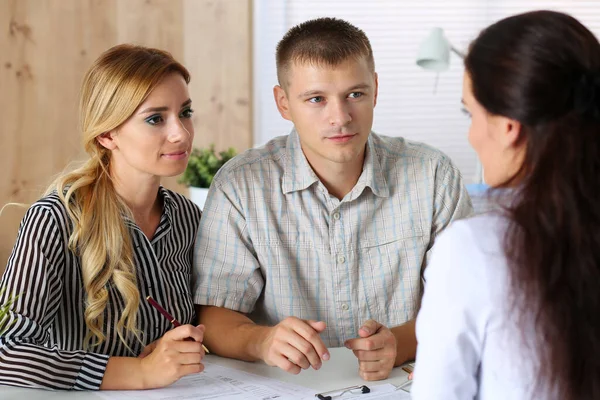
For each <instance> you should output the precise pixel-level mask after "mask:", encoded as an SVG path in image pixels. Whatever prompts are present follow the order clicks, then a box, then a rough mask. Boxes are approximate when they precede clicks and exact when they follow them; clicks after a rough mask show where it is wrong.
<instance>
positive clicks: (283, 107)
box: [273, 85, 292, 121]
mask: <svg viewBox="0 0 600 400" xmlns="http://www.w3.org/2000/svg"><path fill="white" fill-rule="evenodd" d="M273 97H274V98H275V104H277V110H279V114H281V117H282V118H283V119H287V120H288V121H291V120H292V116H291V114H290V104H289V101H288V98H287V94H286V93H285V90H284V89H283V88H282V87H281V86H279V85H275V86H274V87H273Z"/></svg>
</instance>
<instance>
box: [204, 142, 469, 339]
mask: <svg viewBox="0 0 600 400" xmlns="http://www.w3.org/2000/svg"><path fill="white" fill-rule="evenodd" d="M471 211H472V208H471V202H470V200H469V196H468V195H467V193H466V190H465V189H464V187H463V184H462V178H461V175H460V173H459V171H458V169H457V168H456V167H455V166H454V165H453V164H452V163H451V162H450V160H449V159H448V157H446V156H445V155H444V154H442V153H441V152H440V151H438V150H435V149H433V148H431V147H428V146H426V145H423V144H419V143H411V142H408V141H406V140H404V139H402V138H397V137H395V138H392V137H385V136H379V135H377V134H375V133H371V135H370V137H369V140H368V143H367V149H366V154H365V161H364V167H363V171H362V174H361V175H360V177H359V179H358V182H357V183H356V185H355V186H354V188H353V189H352V190H351V191H350V192H349V193H348V194H347V195H346V196H345V197H344V198H343V199H342V200H341V201H340V200H338V199H337V198H336V197H334V196H332V195H330V194H329V193H328V191H327V189H326V188H325V186H324V185H323V183H322V182H320V181H319V179H318V177H317V176H316V174H315V173H314V171H313V170H312V168H311V167H310V166H309V164H308V162H307V160H306V158H305V156H304V153H303V152H302V149H301V146H300V141H299V138H298V135H297V133H296V132H295V131H293V132H292V133H291V134H290V135H288V136H282V137H278V138H275V139H273V140H272V141H270V142H269V143H267V144H266V145H265V146H264V147H261V148H258V149H251V150H248V151H246V152H245V153H244V154H242V155H240V156H238V157H236V158H235V159H234V160H232V161H230V162H229V163H227V164H226V165H225V166H224V167H223V168H222V169H221V170H220V171H219V172H218V174H217V176H216V177H215V179H214V181H213V184H212V187H211V188H210V191H209V194H208V198H207V201H206V207H205V210H204V213H203V217H202V220H201V225H200V228H199V234H198V240H197V243H196V250H195V256H196V261H195V266H196V268H195V277H194V278H195V279H194V280H195V286H194V287H195V297H194V299H195V303H196V304H202V305H214V306H220V307H227V308H230V309H233V310H236V311H240V312H243V313H250V314H251V315H250V316H251V318H253V320H255V321H256V322H258V323H261V324H266V325H275V324H277V323H278V322H280V321H281V320H283V319H284V318H286V317H288V316H295V317H298V318H304V319H313V320H322V321H325V322H326V324H327V329H326V330H325V331H324V332H323V333H322V334H321V338H322V339H323V341H324V343H325V344H326V345H327V346H341V345H342V344H343V343H344V341H345V340H346V339H349V338H354V337H357V335H358V334H357V331H358V329H359V328H360V326H361V324H362V323H364V322H365V321H366V320H368V319H375V320H377V321H379V322H381V323H382V324H384V325H386V326H389V327H392V326H396V325H399V324H402V323H404V322H407V321H409V320H411V319H414V318H415V317H416V314H417V311H418V309H419V302H420V298H421V291H422V290H421V289H422V285H421V273H422V270H423V268H424V266H425V265H426V263H427V256H428V253H429V250H430V249H431V247H432V245H433V242H434V240H435V238H436V235H437V234H438V233H439V232H440V231H441V230H443V229H444V228H445V227H446V226H447V225H448V224H449V223H450V222H451V221H452V220H455V219H458V218H462V217H465V216H466V215H468V214H469V213H470V212H471Z"/></svg>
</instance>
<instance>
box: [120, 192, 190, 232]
mask: <svg viewBox="0 0 600 400" xmlns="http://www.w3.org/2000/svg"><path fill="white" fill-rule="evenodd" d="M158 196H159V197H161V198H162V200H163V201H162V203H163V212H162V214H163V216H166V217H167V219H168V220H169V223H170V222H171V221H172V216H173V211H174V210H177V209H178V208H179V206H178V205H177V202H176V201H175V200H174V199H173V196H171V195H170V194H169V191H168V190H167V189H165V188H164V187H163V186H159V187H158ZM121 215H122V216H123V218H124V219H125V220H126V221H127V222H129V223H130V224H133V225H134V226H135V222H134V221H133V220H132V219H131V217H130V216H128V215H127V214H125V213H121ZM163 216H161V219H162V218H163Z"/></svg>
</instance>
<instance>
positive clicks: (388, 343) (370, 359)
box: [345, 320, 396, 381]
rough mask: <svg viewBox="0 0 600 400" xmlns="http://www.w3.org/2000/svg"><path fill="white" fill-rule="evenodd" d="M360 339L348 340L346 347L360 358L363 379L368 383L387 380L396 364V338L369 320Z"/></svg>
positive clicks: (361, 332)
mask: <svg viewBox="0 0 600 400" xmlns="http://www.w3.org/2000/svg"><path fill="white" fill-rule="evenodd" d="M358 335H359V336H360V338H356V339H349V340H346V343H345V345H346V347H347V348H349V349H351V350H352V351H353V352H354V355H355V356H356V358H358V369H359V373H360V376H361V378H363V379H364V380H367V381H378V380H381V379H386V378H387V377H388V376H389V375H390V372H391V371H392V368H393V367H394V363H395V362H396V337H395V336H394V334H393V333H392V331H390V330H389V329H388V328H386V327H385V326H383V325H381V324H380V323H379V322H377V321H374V320H368V321H367V322H365V323H364V324H363V326H362V327H361V328H360V329H359V330H358Z"/></svg>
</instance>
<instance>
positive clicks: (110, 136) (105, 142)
mask: <svg viewBox="0 0 600 400" xmlns="http://www.w3.org/2000/svg"><path fill="white" fill-rule="evenodd" d="M114 134H115V131H114V130H112V131H109V132H104V133H103V134H101V135H99V136H96V140H97V141H98V143H100V145H102V146H103V147H105V148H106V149H108V150H114V149H116V148H117V144H116V143H115V139H114Z"/></svg>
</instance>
